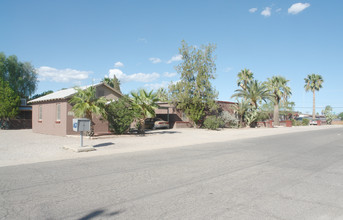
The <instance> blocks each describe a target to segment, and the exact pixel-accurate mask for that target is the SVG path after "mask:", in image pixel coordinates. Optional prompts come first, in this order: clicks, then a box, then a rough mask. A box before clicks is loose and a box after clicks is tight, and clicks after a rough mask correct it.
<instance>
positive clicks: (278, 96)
mask: <svg viewBox="0 0 343 220" xmlns="http://www.w3.org/2000/svg"><path fill="white" fill-rule="evenodd" d="M288 82H289V80H286V78H284V77H282V76H273V77H272V78H268V81H267V83H266V85H267V88H268V90H269V91H270V93H271V100H272V102H273V103H274V124H275V125H276V126H279V125H280V118H279V105H280V102H281V101H287V99H288V97H289V96H290V95H291V94H292V92H291V88H290V87H289V86H288V85H287V83H288Z"/></svg>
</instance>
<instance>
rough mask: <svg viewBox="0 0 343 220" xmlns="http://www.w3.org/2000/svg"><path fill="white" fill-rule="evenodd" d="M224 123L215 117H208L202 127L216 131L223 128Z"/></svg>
mask: <svg viewBox="0 0 343 220" xmlns="http://www.w3.org/2000/svg"><path fill="white" fill-rule="evenodd" d="M224 124H225V123H224V121H223V119H221V118H220V117H217V116H215V115H211V116H208V117H207V118H206V119H205V121H204V127H205V128H207V129H210V130H217V129H218V128H220V127H223V126H224Z"/></svg>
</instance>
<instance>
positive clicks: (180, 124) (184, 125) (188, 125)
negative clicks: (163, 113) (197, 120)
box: [173, 121, 192, 128]
mask: <svg viewBox="0 0 343 220" xmlns="http://www.w3.org/2000/svg"><path fill="white" fill-rule="evenodd" d="M191 127H192V124H191V123H189V122H185V121H176V122H175V124H174V127H173V128H191Z"/></svg>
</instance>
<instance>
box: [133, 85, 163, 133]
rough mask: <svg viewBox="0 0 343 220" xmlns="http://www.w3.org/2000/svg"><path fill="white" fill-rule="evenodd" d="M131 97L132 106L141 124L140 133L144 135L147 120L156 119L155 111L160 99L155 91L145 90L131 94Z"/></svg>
mask: <svg viewBox="0 0 343 220" xmlns="http://www.w3.org/2000/svg"><path fill="white" fill-rule="evenodd" d="M131 96H132V98H131V99H132V104H133V107H134V109H135V111H136V112H137V118H138V119H139V123H140V129H139V131H140V132H141V133H143V134H144V132H145V131H144V123H145V119H147V118H148V117H155V109H156V108H158V105H157V102H158V101H159V99H158V98H157V95H156V94H155V93H153V91H150V92H147V91H145V90H144V89H140V90H138V92H131Z"/></svg>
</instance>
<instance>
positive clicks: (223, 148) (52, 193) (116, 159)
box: [0, 128, 343, 220]
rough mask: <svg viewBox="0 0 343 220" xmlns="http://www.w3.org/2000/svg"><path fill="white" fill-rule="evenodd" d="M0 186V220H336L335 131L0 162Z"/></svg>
mask: <svg viewBox="0 0 343 220" xmlns="http://www.w3.org/2000/svg"><path fill="white" fill-rule="evenodd" d="M275 130H276V129H275ZM249 132H251V131H249ZM243 133H244V132H243ZM199 134H202V135H203V133H201V132H200V133H199ZM213 134H214V133H213ZM217 134H223V133H220V132H219V133H217ZM230 134H231V133H230ZM237 134H241V133H240V132H238V133H237ZM156 135H158V134H156ZM169 135H170V137H174V136H172V135H173V134H169ZM166 136H167V137H168V135H166ZM199 138H200V137H199ZM56 140H58V139H56ZM67 140H73V139H67ZM76 155H80V154H76ZM87 155H88V154H87ZM0 186H1V188H0V219H301V220H303V219H309V220H314V219H321V220H322V219H324V220H325V219H343V129H342V128H333V129H312V130H310V131H304V132H291V133H283V134H279V135H277V134H275V135H269V136H259V137H255V138H250V139H239V140H238V139H236V140H231V141H225V142H212V143H205V144H196V145H192V146H183V147H174V148H168V149H159V150H150V151H136V152H128V153H121V154H111V155H107V156H92V157H88V158H77V159H73V160H59V161H50V162H42V163H34V164H26V165H17V166H7V167H1V168H0Z"/></svg>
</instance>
